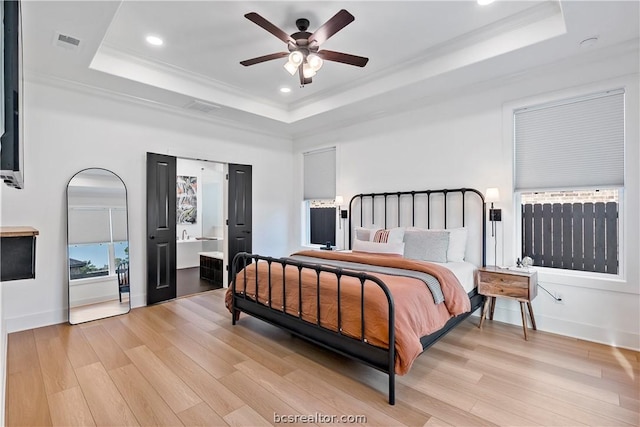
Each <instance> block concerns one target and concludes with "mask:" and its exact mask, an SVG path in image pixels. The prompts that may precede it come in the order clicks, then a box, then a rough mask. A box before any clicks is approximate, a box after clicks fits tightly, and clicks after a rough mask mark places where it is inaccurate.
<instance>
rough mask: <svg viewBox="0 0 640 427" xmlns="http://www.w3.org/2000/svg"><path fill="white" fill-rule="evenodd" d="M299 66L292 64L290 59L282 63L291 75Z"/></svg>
mask: <svg viewBox="0 0 640 427" xmlns="http://www.w3.org/2000/svg"><path fill="white" fill-rule="evenodd" d="M299 66H300V64H294V63H293V62H291V61H287V63H286V64H284V69H285V70H287V72H288V73H289V74H291V75H292V76H293V75H294V74H295V73H296V72H297V71H298V67H299Z"/></svg>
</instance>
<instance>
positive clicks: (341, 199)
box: [334, 196, 344, 228]
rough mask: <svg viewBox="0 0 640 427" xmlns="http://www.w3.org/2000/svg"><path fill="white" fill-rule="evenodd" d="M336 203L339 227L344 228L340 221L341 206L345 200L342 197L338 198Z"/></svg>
mask: <svg viewBox="0 0 640 427" xmlns="http://www.w3.org/2000/svg"><path fill="white" fill-rule="evenodd" d="M334 203H335V204H336V206H337V207H338V227H339V228H342V220H340V205H342V204H343V203H344V198H343V197H342V196H336V198H335V200H334Z"/></svg>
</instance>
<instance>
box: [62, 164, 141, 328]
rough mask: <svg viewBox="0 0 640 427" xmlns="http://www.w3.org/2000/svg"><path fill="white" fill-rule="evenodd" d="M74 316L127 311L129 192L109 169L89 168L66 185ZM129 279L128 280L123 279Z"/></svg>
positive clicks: (71, 310)
mask: <svg viewBox="0 0 640 427" xmlns="http://www.w3.org/2000/svg"><path fill="white" fill-rule="evenodd" d="M67 212H68V215H67V220H68V226H67V237H68V238H67V249H68V250H67V254H68V258H67V263H68V274H69V282H68V283H69V322H70V323H72V324H76V323H82V322H87V321H90V320H95V319H99V318H103V317H109V316H114V315H118V314H123V313H127V312H128V311H129V309H130V303H129V241H128V233H127V192H126V187H125V185H124V183H123V182H122V180H121V179H120V178H119V177H118V176H117V175H115V174H114V173H113V172H111V171H108V170H105V169H98V168H95V169H85V170H83V171H80V172H78V173H77V174H76V175H74V176H73V178H71V180H70V181H69V185H68V186H67ZM123 281H124V282H126V283H123Z"/></svg>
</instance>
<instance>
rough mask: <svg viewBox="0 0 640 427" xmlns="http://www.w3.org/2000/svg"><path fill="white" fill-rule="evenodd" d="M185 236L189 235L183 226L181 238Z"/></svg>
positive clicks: (183, 238)
mask: <svg viewBox="0 0 640 427" xmlns="http://www.w3.org/2000/svg"><path fill="white" fill-rule="evenodd" d="M185 236H186V238H187V239H188V238H189V235H188V234H187V229H186V228H185V229H184V230H182V240H185Z"/></svg>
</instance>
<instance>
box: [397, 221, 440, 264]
mask: <svg viewBox="0 0 640 427" xmlns="http://www.w3.org/2000/svg"><path fill="white" fill-rule="evenodd" d="M404 243H405V247H404V257H405V258H410V259H417V260H421V261H432V262H447V250H448V248H449V232H448V231H446V230H425V229H416V228H413V229H407V230H406V231H405V233H404Z"/></svg>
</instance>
